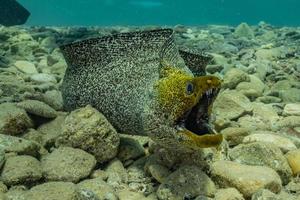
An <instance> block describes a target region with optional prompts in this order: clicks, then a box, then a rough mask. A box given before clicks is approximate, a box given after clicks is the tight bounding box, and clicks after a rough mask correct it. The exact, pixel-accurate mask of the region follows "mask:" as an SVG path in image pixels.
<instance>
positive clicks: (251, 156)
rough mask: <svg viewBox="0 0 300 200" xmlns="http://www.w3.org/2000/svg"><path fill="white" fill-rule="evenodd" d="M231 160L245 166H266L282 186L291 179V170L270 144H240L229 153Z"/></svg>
mask: <svg viewBox="0 0 300 200" xmlns="http://www.w3.org/2000/svg"><path fill="white" fill-rule="evenodd" d="M229 156H230V158H231V159H232V160H234V161H236V162H238V163H241V164H246V165H254V166H267V167H270V168H272V169H274V170H275V171H276V172H277V173H278V174H279V176H280V177H281V180H282V182H283V184H287V183H288V182H289V181H290V180H291V177H292V171H291V168H290V166H289V164H288V162H287V160H286V158H285V157H284V155H283V153H282V152H281V151H280V149H279V148H278V147H276V146H274V145H272V144H270V143H263V142H254V143H250V144H241V145H238V146H236V147H235V148H233V149H231V150H230V151H229Z"/></svg>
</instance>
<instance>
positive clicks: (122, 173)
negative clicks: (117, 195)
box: [105, 159, 128, 188]
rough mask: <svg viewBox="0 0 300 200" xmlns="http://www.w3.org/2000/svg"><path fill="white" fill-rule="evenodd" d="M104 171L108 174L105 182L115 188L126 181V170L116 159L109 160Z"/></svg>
mask: <svg viewBox="0 0 300 200" xmlns="http://www.w3.org/2000/svg"><path fill="white" fill-rule="evenodd" d="M105 171H106V173H107V174H108V179H107V183H108V184H109V185H111V186H113V187H115V188H118V187H119V186H120V185H122V184H123V183H127V182H128V175H127V171H126V169H125V168H124V166H123V164H122V162H121V161H120V160H118V159H114V160H111V161H110V162H109V163H108V165H107V166H106V168H105Z"/></svg>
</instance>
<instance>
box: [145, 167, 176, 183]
mask: <svg viewBox="0 0 300 200" xmlns="http://www.w3.org/2000/svg"><path fill="white" fill-rule="evenodd" d="M147 171H149V173H150V174H151V176H152V177H153V178H155V180H156V181H158V182H159V183H163V182H164V181H165V179H166V178H167V177H168V176H169V175H170V174H171V171H170V170H169V169H168V168H166V167H165V166H163V165H160V164H150V165H149V166H148V169H147Z"/></svg>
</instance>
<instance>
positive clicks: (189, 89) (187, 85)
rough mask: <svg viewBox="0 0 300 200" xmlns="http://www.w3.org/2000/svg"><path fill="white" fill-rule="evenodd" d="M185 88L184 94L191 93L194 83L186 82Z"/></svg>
mask: <svg viewBox="0 0 300 200" xmlns="http://www.w3.org/2000/svg"><path fill="white" fill-rule="evenodd" d="M185 90H186V94H188V95H191V94H192V93H193V92H194V85H193V83H191V82H188V83H187V84H186V88H185Z"/></svg>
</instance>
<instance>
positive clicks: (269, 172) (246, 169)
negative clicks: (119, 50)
mask: <svg viewBox="0 0 300 200" xmlns="http://www.w3.org/2000/svg"><path fill="white" fill-rule="evenodd" d="M211 170H212V171H211V175H212V179H213V180H214V182H215V183H217V184H218V185H219V186H220V187H223V188H227V187H235V188H236V189H238V190H239V192H241V193H242V194H243V195H244V197H245V198H250V197H251V196H252V194H254V193H255V192H257V191H258V190H259V189H263V188H265V189H269V190H271V191H273V192H275V193H278V192H279V191H280V190H281V179H280V177H279V176H278V174H277V173H276V172H275V171H274V170H273V169H271V168H268V167H262V166H249V165H243V164H239V163H236V162H232V161H217V162H214V163H213V164H212V169H211Z"/></svg>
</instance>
